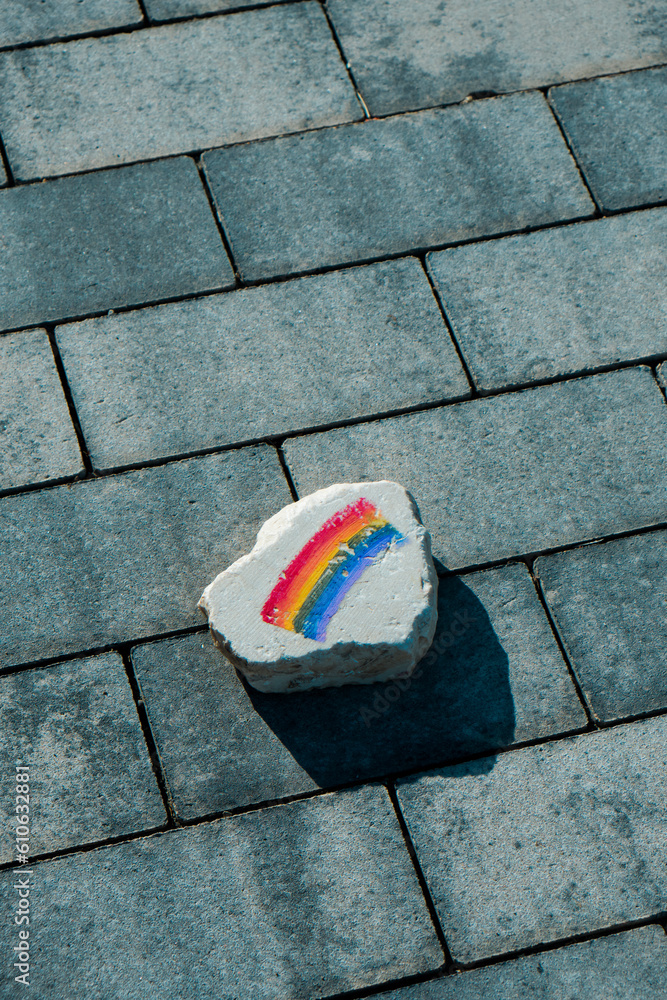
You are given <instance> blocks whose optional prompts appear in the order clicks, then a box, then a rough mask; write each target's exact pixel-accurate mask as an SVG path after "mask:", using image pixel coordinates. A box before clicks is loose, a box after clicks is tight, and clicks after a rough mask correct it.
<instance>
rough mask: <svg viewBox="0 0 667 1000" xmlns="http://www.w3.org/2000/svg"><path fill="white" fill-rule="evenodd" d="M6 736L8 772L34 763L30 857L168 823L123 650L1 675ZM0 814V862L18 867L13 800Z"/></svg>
mask: <svg viewBox="0 0 667 1000" xmlns="http://www.w3.org/2000/svg"><path fill="white" fill-rule="evenodd" d="M0 731H1V732H2V742H1V743H0V759H1V760H2V766H3V771H4V772H5V774H11V773H13V771H14V766H15V762H16V761H19V762H20V763H25V764H31V765H33V767H32V772H33V773H32V775H31V778H32V780H31V783H30V784H31V789H30V790H31V803H30V805H31V806H32V808H31V810H30V838H29V840H30V854H31V855H32V856H35V855H39V854H44V853H46V852H47V851H55V850H62V849H63V848H65V847H73V846H74V845H76V844H85V843H87V842H89V841H95V840H104V839H105V838H107V837H116V836H119V835H120V834H126V833H135V832H136V831H138V830H144V829H148V828H150V827H156V826H161V825H163V824H164V823H165V820H166V816H165V811H164V807H163V805H162V798H161V796H160V792H159V789H158V786H157V783H156V781H155V776H154V774H153V771H152V769H151V762H150V758H149V756H148V751H147V749H146V744H145V742H144V737H143V733H142V732H141V726H140V724H139V717H138V716H137V709H136V706H135V704H134V701H133V698H132V691H131V690H130V685H129V683H128V680H127V676H126V674H125V670H124V669H123V663H122V661H121V658H120V656H118V655H117V654H116V653H106V654H105V655H104V656H98V657H95V658H91V659H88V660H68V661H67V662H66V663H58V664H55V666H51V667H45V668H43V669H41V670H22V671H20V672H19V673H16V674H10V675H9V676H4V677H0ZM128 788H131V789H132V794H131V795H128V793H127V790H128ZM0 815H2V833H1V834H0V860H1V861H2V862H7V861H13V860H14V855H15V854H16V851H15V848H14V837H13V836H12V833H13V831H14V827H15V822H16V820H15V816H14V802H13V801H12V799H10V798H9V796H5V798H4V801H3V803H2V807H1V812H0Z"/></svg>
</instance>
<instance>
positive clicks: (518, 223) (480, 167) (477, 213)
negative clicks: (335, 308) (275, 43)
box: [204, 94, 593, 279]
mask: <svg viewBox="0 0 667 1000" xmlns="http://www.w3.org/2000/svg"><path fill="white" fill-rule="evenodd" d="M204 163H205V166H206V172H207V176H208V178H209V181H210V184H211V188H212V191H213V194H214V197H215V199H216V204H217V206H218V211H219V214H220V216H221V218H222V220H223V222H224V226H225V229H226V232H227V235H228V237H229V239H230V242H231V246H232V252H233V254H234V257H235V259H236V261H237V262H238V265H239V267H240V269H241V271H242V273H243V274H244V275H245V276H246V277H247V278H252V279H257V278H263V277H270V276H272V275H279V274H289V273H292V272H297V271H302V270H309V269H312V268H316V267H320V266H324V265H328V264H337V263H344V262H346V261H359V260H368V259H370V258H372V257H377V256H381V255H385V254H390V253H401V252H406V251H409V250H411V249H415V248H417V249H419V248H424V247H429V246H434V245H438V244H442V243H449V242H456V241H458V240H464V239H469V238H470V237H475V236H483V235H485V234H492V233H502V232H506V231H510V230H515V229H521V228H523V227H524V226H534V225H539V224H542V223H547V222H555V221H557V220H559V219H572V218H577V217H580V216H584V215H588V214H590V212H591V211H592V208H593V206H592V203H591V201H590V199H589V197H588V194H587V193H586V191H585V189H584V186H583V184H582V183H581V180H580V178H579V175H578V173H577V170H576V168H575V165H574V163H573V161H572V158H571V156H570V154H569V152H568V150H567V147H566V145H565V143H564V142H563V139H562V136H561V134H560V132H559V130H558V127H557V125H556V123H555V121H554V120H553V117H552V116H551V114H550V113H549V110H548V108H547V105H546V102H545V101H544V98H543V97H542V95H541V94H520V95H518V96H512V97H505V98H499V99H497V100H493V101H478V102H475V103H473V104H470V105H465V106H464V107H459V108H448V109H445V110H444V111H425V112H421V113H420V114H415V115H409V116H404V117H401V118H394V119H386V120H382V121H372V122H364V123H363V124H359V125H353V126H349V127H347V128H339V129H331V130H325V131H321V132H317V133H312V134H308V135H302V136H294V137H290V138H285V139H276V140H273V141H271V142H264V143H257V144H254V145H246V146H237V147H234V148H233V149H225V150H219V151H215V152H212V153H207V154H206V155H205V157H204ZM388 192H391V196H390V197H389V196H388Z"/></svg>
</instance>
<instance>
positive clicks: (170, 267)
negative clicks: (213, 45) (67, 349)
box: [0, 49, 234, 330]
mask: <svg viewBox="0 0 667 1000" xmlns="http://www.w3.org/2000/svg"><path fill="white" fill-rule="evenodd" d="M39 51H44V50H43V49H40V50H39ZM0 232H1V233H2V238H3V245H4V248H5V250H4V252H3V253H2V254H0V330H11V329H15V328H17V327H20V326H28V325H30V324H31V323H43V322H45V321H48V320H56V319H68V318H74V317H77V316H81V315H85V314H86V313H91V312H98V311H100V312H101V311H102V310H107V309H115V308H118V307H120V306H128V305H139V304H140V303H142V302H152V301H155V300H156V299H160V298H168V297H171V296H176V295H187V294H191V293H193V292H204V291H212V290H214V289H220V288H229V287H231V286H232V285H233V284H234V275H233V272H232V269H231V266H230V264H229V260H228V258H227V254H226V253H225V250H224V247H223V245H222V241H221V239H220V235H219V233H218V230H217V228H216V225H215V222H214V220H213V217H212V215H211V212H210V209H209V206H208V201H207V199H206V195H205V193H204V190H203V188H202V186H201V183H200V180H199V175H198V173H197V168H196V167H195V165H194V163H193V162H192V161H191V160H189V159H186V158H181V159H176V160H165V161H162V162H160V163H149V164H142V165H139V166H133V167H125V168H123V169H122V170H105V171H101V172H99V173H93V174H88V175H86V176H83V177H67V178H63V179H62V180H58V181H52V182H50V183H48V184H34V185H29V186H25V187H15V188H11V189H10V190H7V191H2V192H0Z"/></svg>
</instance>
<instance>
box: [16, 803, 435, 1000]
mask: <svg viewBox="0 0 667 1000" xmlns="http://www.w3.org/2000/svg"><path fill="white" fill-rule="evenodd" d="M32 878H33V882H34V883H35V885H37V884H38V893H39V895H38V903H37V905H35V907H34V919H33V915H32V914H31V926H30V931H31V952H33V955H32V962H33V963H34V964H32V963H31V996H34V997H35V998H39V1000H47V997H56V996H57V997H65V996H66V997H68V998H70V1000H90V998H91V997H100V998H101V997H111V996H122V997H126V998H127V1000H153V998H154V997H156V996H161V997H167V996H174V997H179V998H184V1000H186V998H191V997H195V996H196V997H201V998H202V1000H218V998H220V997H223V996H224V997H241V996H243V997H253V998H257V1000H310V998H311V997H314V996H317V997H322V996H332V995H333V994H337V993H338V992H339V991H341V992H344V991H347V990H353V989H361V988H364V987H367V986H372V985H375V984H377V983H384V982H387V981H389V980H391V979H394V978H400V977H402V976H406V975H412V974H415V973H418V972H424V971H427V970H431V969H434V968H437V967H438V966H440V965H441V964H442V963H443V955H442V951H441V950H440V946H439V944H438V941H437V938H436V936H435V932H434V930H433V926H432V924H431V921H430V918H429V915H428V911H427V909H426V905H425V903H424V899H423V896H422V893H421V891H420V888H419V884H418V882H417V879H416V876H415V873H414V868H413V867H412V862H411V860H410V857H409V855H408V852H407V850H406V849H405V844H404V841H403V838H402V835H401V831H400V829H399V826H398V822H397V820H396V816H395V814H394V812H393V809H392V807H391V803H390V801H389V798H388V796H387V793H386V792H385V790H384V789H382V788H362V789H359V790H358V791H354V792H341V793H338V794H336V795H327V796H322V797H320V798H318V799H315V800H311V801H307V802H295V803H292V804H290V805H286V806H279V807H277V808H274V809H265V810H262V811H260V812H253V813H248V814H246V815H242V816H235V817H231V818H228V819H224V820H222V821H219V822H217V823H208V824H204V825H201V826H197V827H194V828H190V829H185V830H175V831H171V832H169V833H166V834H163V835H162V836H160V837H147V838H141V839H139V840H134V841H132V842H130V843H125V844H118V845H114V846H113V847H106V848H104V849H101V850H98V851H94V852H88V853H86V854H82V855H73V856H70V857H68V858H62V859H60V858H59V859H57V860H54V861H51V862H49V863H44V864H42V865H39V866H38V867H37V868H36V869H35V870H34V874H33V876H32ZM3 882H4V884H5V885H6V887H7V888H6V893H7V900H6V904H5V905H6V907H9V906H10V902H11V905H12V912H13V909H14V907H15V905H16V904H15V899H14V898H13V897H14V896H15V894H16V891H15V890H14V889H13V888H12V880H9V879H4V880H3ZM130 904H131V905H130ZM7 912H9V910H8V911H7ZM3 923H4V927H3V932H2V933H3V935H4V939H3V944H4V948H5V954H7V955H11V954H12V951H11V947H12V945H13V944H14V943H15V940H16V928H15V927H14V926H13V925H12V924H11V923H10V921H9V920H5V921H4V922H3ZM33 942H34V950H33V947H32V944H33ZM119 955H122V961H119V960H118V957H119ZM193 970H194V971H193Z"/></svg>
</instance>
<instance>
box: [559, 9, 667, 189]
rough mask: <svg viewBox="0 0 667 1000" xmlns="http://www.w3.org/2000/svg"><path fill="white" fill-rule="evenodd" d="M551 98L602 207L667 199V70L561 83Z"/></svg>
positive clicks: (666, 23)
mask: <svg viewBox="0 0 667 1000" xmlns="http://www.w3.org/2000/svg"><path fill="white" fill-rule="evenodd" d="M660 16H661V17H662V18H663V23H664V24H665V25H667V20H664V14H661V15H660ZM549 99H550V100H551V103H552V104H553V106H554V108H555V109H556V113H557V114H558V117H559V118H560V120H561V122H562V123H563V128H564V129H565V132H566V134H567V136H568V139H569V141H570V144H571V146H572V149H573V151H574V154H575V156H576V157H577V159H578V160H579V163H580V164H581V167H582V169H583V171H584V173H585V175H586V179H587V180H588V183H589V184H590V186H591V188H592V190H593V194H594V195H595V197H596V198H597V200H598V202H599V203H600V205H601V206H602V208H603V209H618V208H631V207H632V206H634V205H650V204H651V203H652V202H656V201H664V199H665V198H667V172H666V171H665V160H666V159H667V129H665V127H664V114H665V105H666V104H667V69H665V68H664V67H663V68H661V69H651V70H645V71H644V72H642V73H626V74H624V75H622V76H618V77H608V78H604V79H602V80H591V81H588V82H586V83H576V84H571V85H570V86H566V87H558V88H556V89H555V90H550V91H549Z"/></svg>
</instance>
